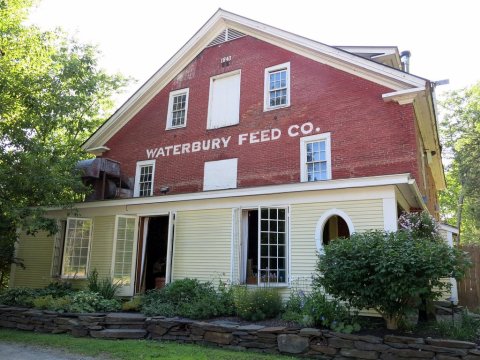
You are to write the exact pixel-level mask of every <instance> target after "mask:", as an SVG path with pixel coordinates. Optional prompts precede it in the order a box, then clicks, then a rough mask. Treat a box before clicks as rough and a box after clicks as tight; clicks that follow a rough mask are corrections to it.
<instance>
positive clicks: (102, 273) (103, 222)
mask: <svg viewBox="0 0 480 360" xmlns="http://www.w3.org/2000/svg"><path fill="white" fill-rule="evenodd" d="M114 230H115V216H98V217H95V218H93V235H92V244H91V247H90V265H89V271H92V270H93V269H97V271H98V277H99V279H102V278H104V277H110V273H111V269H112V254H113V236H114Z"/></svg>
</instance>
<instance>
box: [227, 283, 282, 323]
mask: <svg viewBox="0 0 480 360" xmlns="http://www.w3.org/2000/svg"><path fill="white" fill-rule="evenodd" d="M234 300H235V307H236V309H237V314H238V316H239V317H241V318H242V319H245V320H250V321H259V320H264V319H270V318H274V317H276V316H278V315H279V314H280V313H281V311H282V307H283V306H282V298H281V297H280V294H279V292H278V290H277V289H275V288H266V287H265V288H255V289H248V288H247V287H246V286H238V287H236V288H235V289H234Z"/></svg>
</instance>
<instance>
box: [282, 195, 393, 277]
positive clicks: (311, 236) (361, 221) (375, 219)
mask: <svg viewBox="0 0 480 360" xmlns="http://www.w3.org/2000/svg"><path fill="white" fill-rule="evenodd" d="M331 209H338V210H341V211H343V212H344V213H346V214H347V215H348V216H349V217H350V219H351V220H352V222H353V226H354V228H355V231H356V232H361V231H365V230H369V229H383V228H384V223H383V201H382V199H376V200H357V201H339V202H325V203H313V204H295V205H292V206H291V229H290V242H291V244H290V249H291V254H290V261H291V279H292V280H293V281H295V279H299V280H298V281H299V282H301V283H305V282H306V279H309V278H311V276H312V273H313V272H314V270H315V266H316V262H317V246H316V242H315V229H316V227H317V223H318V220H319V219H320V217H321V216H322V215H323V213H325V212H326V211H328V210H331Z"/></svg>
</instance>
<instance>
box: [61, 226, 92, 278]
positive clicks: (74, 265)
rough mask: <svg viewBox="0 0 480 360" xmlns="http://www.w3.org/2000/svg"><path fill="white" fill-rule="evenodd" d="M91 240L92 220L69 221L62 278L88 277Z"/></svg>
mask: <svg viewBox="0 0 480 360" xmlns="http://www.w3.org/2000/svg"><path fill="white" fill-rule="evenodd" d="M91 238H92V219H79V218H69V219H67V229H66V232H65V246H64V252H63V264H62V277H66V278H86V277H87V271H88V259H89V250H90V242H91Z"/></svg>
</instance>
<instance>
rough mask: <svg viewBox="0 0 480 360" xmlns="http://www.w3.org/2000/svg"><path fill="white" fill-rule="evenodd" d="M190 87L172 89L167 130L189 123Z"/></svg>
mask: <svg viewBox="0 0 480 360" xmlns="http://www.w3.org/2000/svg"><path fill="white" fill-rule="evenodd" d="M187 111H188V88H187V89H181V90H176V91H172V92H171V93H170V98H169V101H168V115H167V130H168V129H175V128H180V127H185V126H186V125H187Z"/></svg>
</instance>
